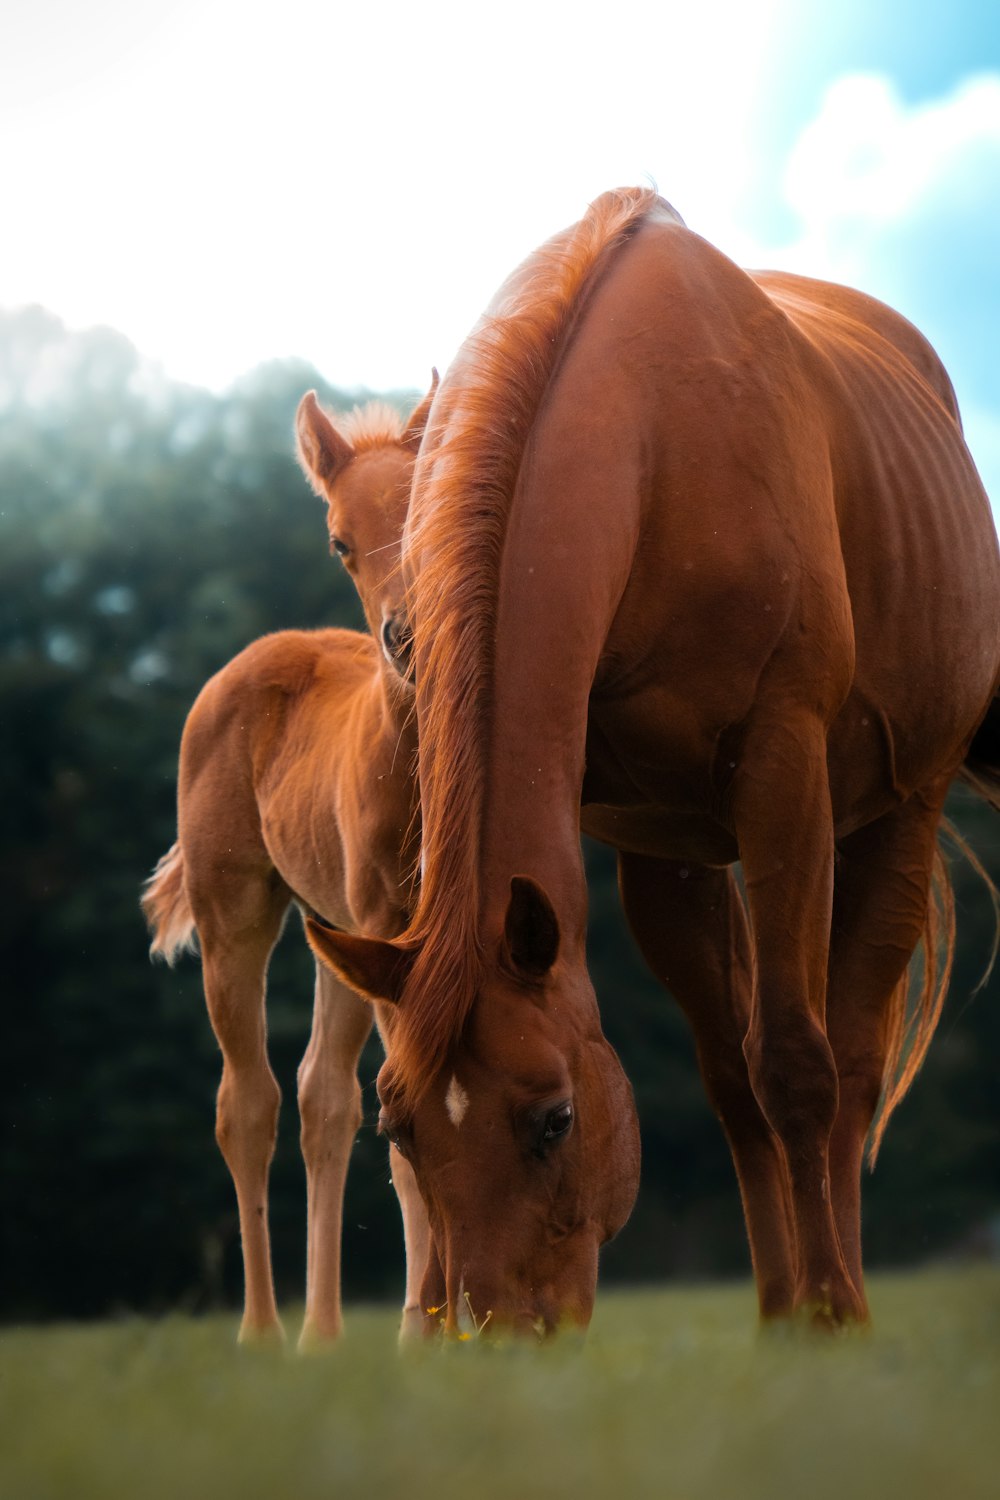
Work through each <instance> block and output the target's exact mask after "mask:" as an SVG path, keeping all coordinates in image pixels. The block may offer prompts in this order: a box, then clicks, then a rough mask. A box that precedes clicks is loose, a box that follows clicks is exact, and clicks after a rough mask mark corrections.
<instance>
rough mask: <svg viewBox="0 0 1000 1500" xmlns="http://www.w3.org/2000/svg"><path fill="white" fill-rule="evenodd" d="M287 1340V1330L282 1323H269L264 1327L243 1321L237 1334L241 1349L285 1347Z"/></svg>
mask: <svg viewBox="0 0 1000 1500" xmlns="http://www.w3.org/2000/svg"><path fill="white" fill-rule="evenodd" d="M285 1342H286V1340H285V1330H284V1329H283V1328H282V1326H281V1324H280V1323H267V1324H265V1325H264V1326H263V1327H257V1326H256V1325H255V1324H253V1323H243V1324H242V1326H241V1327H240V1331H239V1334H238V1336H237V1343H238V1344H239V1346H240V1348H241V1349H265V1350H266V1349H284V1347H285Z"/></svg>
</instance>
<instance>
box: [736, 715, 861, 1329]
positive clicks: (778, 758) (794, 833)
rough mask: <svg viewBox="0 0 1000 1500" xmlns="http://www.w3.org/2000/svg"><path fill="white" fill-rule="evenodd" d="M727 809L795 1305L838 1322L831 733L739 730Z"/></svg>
mask: <svg viewBox="0 0 1000 1500" xmlns="http://www.w3.org/2000/svg"><path fill="white" fill-rule="evenodd" d="M730 797H731V807H732V814H733V820H734V823H735V828H736V835H737V839H738V843H739V850H740V856H741V859H742V861H743V873H744V878H745V881H746V891H747V904H748V907H749V911H750V920H751V928H752V935H753V946H754V959H755V974H754V989H753V1002H752V1008H751V1017H750V1026H749V1030H748V1032H747V1037H746V1041H745V1043H744V1050H745V1053H746V1058H747V1063H748V1066H749V1071H750V1082H751V1085H752V1087H753V1091H754V1093H755V1094H756V1096H757V1099H758V1101H759V1102H760V1106H761V1109H762V1110H763V1112H764V1115H765V1116H766V1118H767V1120H768V1122H769V1123H770V1125H771V1128H772V1129H773V1130H774V1132H775V1134H776V1135H777V1136H778V1138H779V1140H780V1141H781V1145H782V1148H783V1150H784V1153H785V1160H786V1162H787V1166H788V1175H789V1183H790V1188H791V1201H792V1217H793V1221H794V1226H795V1239H796V1251H797V1264H798V1275H797V1283H796V1289H795V1308H796V1310H799V1311H801V1312H802V1313H803V1314H804V1315H806V1316H808V1317H809V1318H810V1319H811V1320H812V1321H813V1322H814V1323H815V1324H817V1325H819V1326H825V1327H833V1326H836V1325H838V1324H840V1323H844V1322H849V1321H855V1320H858V1319H862V1318H863V1317H864V1307H863V1304H862V1302H861V1299H860V1297H859V1295H858V1293H857V1292H856V1290H855V1288H854V1284H853V1282H852V1280H851V1277H850V1274H849V1272H848V1269H847V1265H846V1262H845V1260H844V1255H843V1252H842V1250H841V1246H840V1238H839V1235H838V1232H837V1226H836V1223H835V1220H834V1216H833V1204H832V1201H831V1191H830V1162H829V1148H830V1136H831V1132H832V1130H833V1126H834V1121H835V1120H836V1118H837V1100H838V1092H837V1069H836V1064H835V1062H834V1057H833V1051H832V1049H831V1047H830V1043H829V1041H828V1039H827V1035H826V1026H825V1013H826V985H827V961H828V955H829V944H830V921H831V914H832V903H833V852H834V851H833V817H832V811H831V806H830V788H829V781H828V776H827V763H826V731H825V727H824V725H823V723H822V722H821V720H819V719H818V718H817V717H816V716H815V715H814V714H812V713H810V712H807V711H804V710H802V711H796V710H794V708H792V709H788V708H785V709H784V710H783V711H781V712H780V713H779V714H774V713H768V714H767V715H766V717H765V716H764V714H763V713H762V715H761V717H760V718H759V719H758V720H757V722H756V723H755V724H753V725H751V726H750V727H749V729H748V731H747V734H746V736H745V739H744V743H743V747H742V750H741V755H740V767H739V770H738V771H737V773H736V776H735V778H734V781H733V784H732V787H731V791H730Z"/></svg>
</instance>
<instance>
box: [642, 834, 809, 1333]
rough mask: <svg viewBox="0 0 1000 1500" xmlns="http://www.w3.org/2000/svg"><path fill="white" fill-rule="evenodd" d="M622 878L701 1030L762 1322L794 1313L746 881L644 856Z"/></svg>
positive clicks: (655, 958)
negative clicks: (760, 1091) (757, 1062)
mask: <svg viewBox="0 0 1000 1500" xmlns="http://www.w3.org/2000/svg"><path fill="white" fill-rule="evenodd" d="M619 879H620V883H621V891H622V901H623V904H624V907H625V914H626V916H627V917H628V922H629V926H630V927H631V929H632V932H633V934H634V936H635V938H636V941H637V942H638V944H639V947H640V949H641V950H642V953H643V956H644V958H645V959H646V962H647V963H648V964H649V966H650V968H651V969H652V971H653V973H654V974H655V975H656V977H657V979H659V980H660V982H661V983H662V984H664V985H665V986H667V987H668V988H669V989H670V991H671V993H672V994H673V996H674V997H675V999H676V1000H677V1002H678V1004H679V1005H680V1006H681V1008H682V1009H683V1010H684V1013H685V1014H686V1016H687V1018H688V1020H689V1022H690V1024H691V1028H692V1030H693V1032H694V1039H695V1046H696V1047H697V1051H698V1065H699V1067H700V1069H701V1076H702V1079H703V1081H704V1084H705V1091H706V1093H707V1095H708V1098H709V1102H710V1103H711V1105H712V1108H713V1109H714V1110H715V1113H716V1114H717V1115H718V1117H719V1120H720V1121H721V1123H722V1128H723V1130H724V1131H725V1133H726V1138H727V1140H728V1142H729V1147H730V1150H731V1151H732V1155H733V1162H734V1165H735V1167H736V1175H737V1178H738V1179H739V1185H740V1195H741V1197H742V1199H743V1212H744V1215H745V1217H746V1224H747V1234H748V1236H749V1240H750V1254H751V1258H752V1260H753V1268H754V1276H755V1278H756V1282H757V1296H758V1301H759V1305H760V1313H761V1317H764V1318H767V1317H774V1316H775V1315H778V1314H781V1313H787V1312H789V1311H790V1310H791V1306H792V1298H793V1294H794V1289H795V1259H794V1240H793V1236H792V1231H791V1226H790V1222H789V1217H788V1214H789V1202H788V1182H787V1176H786V1172H785V1163H784V1158H783V1156H782V1153H781V1148H780V1146H779V1144H778V1141H777V1138H776V1137H775V1135H774V1132H773V1131H772V1129H771V1127H770V1125H769V1124H768V1123H767V1121H766V1120H765V1118H764V1116H763V1114H762V1113H761V1109H760V1105H759V1104H758V1103H757V1100H756V1098H755V1096H754V1093H753V1090H752V1089H751V1087H750V1078H749V1075H748V1073H747V1064H746V1058H745V1057H744V1055H743V1038H744V1036H745V1034H746V1030H747V1025H748V1023H749V1019H750V951H749V941H748V935H747V925H746V914H745V912H744V910H743V902H742V899H741V897H740V893H739V890H738V889H737V886H736V882H735V880H734V879H733V876H732V873H731V872H730V871H728V870H710V869H707V868H705V867H704V866H699V865H691V864H685V863H682V862H676V861H670V860H661V859H651V858H648V857H646V856H644V855H635V854H622V855H621V856H620V858H619Z"/></svg>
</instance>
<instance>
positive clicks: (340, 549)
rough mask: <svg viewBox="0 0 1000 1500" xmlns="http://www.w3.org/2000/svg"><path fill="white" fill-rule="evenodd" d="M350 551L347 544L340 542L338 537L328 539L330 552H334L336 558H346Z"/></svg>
mask: <svg viewBox="0 0 1000 1500" xmlns="http://www.w3.org/2000/svg"><path fill="white" fill-rule="evenodd" d="M350 550H351V549H350V547H349V546H348V545H347V543H346V542H342V541H341V539H340V537H339V536H332V537H331V538H330V551H331V552H336V554H337V556H338V557H346V556H347V554H348V553H349V552H350Z"/></svg>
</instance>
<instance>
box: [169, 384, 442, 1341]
mask: <svg viewBox="0 0 1000 1500" xmlns="http://www.w3.org/2000/svg"><path fill="white" fill-rule="evenodd" d="M435 385H436V375H435ZM433 394H434V388H433V387H432V389H431V392H430V394H429V395H428V396H427V397H426V398H425V400H424V401H423V402H422V403H421V404H420V406H419V407H418V408H417V410H416V411H415V412H414V413H413V415H412V416H411V418H410V420H409V423H408V424H407V425H406V426H405V428H404V426H403V424H402V422H401V421H400V419H399V417H398V416H397V415H396V413H394V412H392V411H391V410H390V409H389V408H387V407H383V406H380V405H378V404H373V405H370V406H369V407H367V408H364V409H362V410H360V411H355V412H354V413H352V414H351V416H349V417H348V418H346V419H343V420H338V422H337V424H335V423H334V422H333V421H331V420H330V418H329V416H327V414H326V413H325V412H324V411H323V410H322V409H321V408H320V406H319V405H318V403H317V401H316V397H315V395H314V394H313V393H311V392H310V394H309V395H307V396H305V397H304V398H303V400H302V402H301V404H300V406H299V411H298V416H297V421H296V427H297V437H298V447H299V456H300V460H301V463H302V466H303V468H304V470H305V472H306V475H307V477H308V478H309V480H310V481H311V483H312V485H313V487H314V489H315V490H316V492H317V494H318V495H319V496H320V497H321V498H322V499H324V500H325V501H326V503H327V508H328V517H327V519H328V527H329V532H330V546H331V550H332V551H335V552H337V553H338V555H339V556H340V557H341V559H342V561H343V563H344V566H345V567H346V568H347V570H348V572H349V573H350V575H351V577H352V579H353V581H354V584H355V586H356V588H357V590H358V593H359V595H360V597H361V600H362V603H363V605H364V609H365V615H366V617H367V620H368V624H369V627H370V629H371V632H372V635H371V636H367V635H363V634H361V633H359V632H357V631H351V630H317V631H299V630H290V631H282V632H280V633H278V634H276V635H269V636H265V637H263V638H262V639H261V640H258V641H255V642H254V643H253V644H252V645H251V646H248V647H247V648H246V650H245V651H241V652H240V654H239V655H238V656H236V657H234V658H233V660H232V661H231V662H229V663H228V665H227V666H225V667H223V669H222V671H221V672H219V673H217V674H216V676H214V677H213V678H212V679H211V680H210V681H209V682H208V683H206V685H205V687H204V688H203V689H202V691H201V693H200V694H199V696H198V699H197V701H196V703H195V705H194V707H193V708H192V710H191V712H190V714H189V715H188V719H187V723H186V724H185V727H184V734H183V738H182V741H181V754H180V770H179V785H178V838H177V842H176V843H175V844H174V845H173V847H172V848H171V849H170V851H169V852H168V853H167V854H165V855H164V856H163V858H162V859H161V860H160V862H159V864H158V865H157V868H156V871H155V872H154V874H153V876H152V877H151V879H150V880H149V882H148V883H147V887H146V890H145V893H144V896H143V900H142V905H143V909H144V911H145V914H146V918H147V920H148V922H149V925H150V927H151V929H152V931H153V934H154V936H153V944H152V949H151V952H152V953H153V954H159V955H161V956H162V957H164V958H165V959H166V960H167V962H173V960H174V959H175V957H176V956H177V954H178V953H179V952H180V951H181V950H182V949H184V948H185V947H186V946H189V945H190V944H191V941H192V939H193V935H194V932H195V930H196V931H197V937H198V943H199V946H200V949H201V959H202V969H203V974H204V986H205V999H206V1002H207V1004H208V1012H209V1016H210V1018H211V1021H212V1026H213V1028H214V1030H215V1034H216V1037H217V1038H218V1042H219V1046H220V1047H221V1049H222V1059H223V1067H222V1084H221V1087H220V1089H219V1094H218V1108H217V1123H216V1138H217V1140H218V1143H219V1147H220V1149H221V1151H222V1154H223V1156H224V1157H225V1160H226V1164H227V1165H228V1167H229V1170H230V1172H231V1173H232V1177H233V1182H234V1184H235V1187H236V1196H237V1200H238V1203H239V1215H240V1231H241V1234H242V1240H243V1264H244V1273H245V1287H246V1300H245V1306H244V1313H243V1322H242V1327H241V1330H240V1339H241V1341H245V1340H249V1339H260V1338H265V1339H266V1338H268V1337H279V1338H280V1337H281V1336H282V1332H281V1324H280V1322H279V1319H278V1312H277V1307H276V1303H275V1294H274V1279H273V1274H272V1269H271V1253H270V1241H269V1235H268V1209H267V1190H268V1172H269V1168H270V1163H271V1158H272V1156H273V1152H274V1141H275V1134H276V1129H277V1121H278V1106H279V1102H280V1093H279V1089H278V1085H277V1082H276V1081H275V1078H274V1075H273V1073H272V1071H271V1068H270V1064H269V1062H268V1057H267V1042H266V1023H265V996H266V975H267V967H268V961H269V958H270V955H271V951H272V949H273V948H274V945H275V943H276V941H277V939H278V936H279V934H280V932H281V929H282V926H283V924H284V921H285V918H286V915H287V913H288V909H289V907H290V905H291V904H292V903H293V902H294V903H295V904H296V905H297V906H298V907H299V909H300V911H302V912H303V913H308V914H313V915H318V916H321V917H322V919H323V921H324V922H326V923H329V924H331V925H333V926H334V927H337V928H340V929H345V930H347V931H349V932H364V933H368V934H371V935H377V936H380V937H386V938H388V937H393V936H395V935H396V934H397V933H399V932H401V931H402V930H403V929H404V928H405V926H406V923H407V919H408V913H409V910H410V906H411V901H412V898H413V894H414V891H413V886H414V870H415V866H416V857H417V847H418V843H419V823H418V818H417V797H416V779H415V775H414V770H415V753H416V731H415V724H414V720H413V711H412V689H411V687H410V685H409V684H408V683H407V682H406V681H405V679H404V677H403V676H401V675H400V670H399V668H400V667H404V666H405V661H406V657H407V654H408V651H409V643H408V640H407V638H406V637H405V635H403V634H402V633H401V632H400V631H399V628H398V622H399V619H400V617H401V603H402V585H401V583H400V579H399V566H398V564H399V544H400V536H401V533H402V527H403V521H404V517H405V513H406V507H407V503H408V499H409V493H410V483H411V478H412V471H413V463H414V455H415V453H416V451H417V448H418V446H419V443H420V437H421V434H422V431H423V427H424V424H425V422H426V420H427V414H428V411H429V410H430V403H431V398H432V397H433ZM372 637H374V638H375V639H373V638H372ZM376 641H378V642H380V645H378V644H376ZM380 646H381V649H380ZM372 1020H373V1010H372V1007H371V1006H370V1005H368V1004H366V1003H365V1002H364V1001H362V1000H361V999H359V998H358V996H357V994H355V992H354V991H353V990H351V989H350V988H348V987H347V986H346V985H345V984H343V983H342V982H341V981H340V980H338V979H337V978H336V977H335V976H334V975H333V974H332V973H331V972H330V970H329V969H328V968H326V967H325V966H324V965H322V964H317V966H316V994H315V1009H314V1016H313V1029H312V1036H311V1038H310V1041H309V1045H308V1048H307V1049H306V1053H305V1056H304V1058H303V1059H302V1063H301V1066H300V1068H299V1075H298V1090H299V1111H300V1115H301V1122H302V1137H301V1139H302V1153H303V1156H304V1158H305V1165H306V1174H307V1187H308V1247H307V1284H306V1311H305V1322H304V1324H303V1328H302V1333H301V1337H300V1341H299V1347H300V1348H303V1347H309V1346H311V1345H316V1344H321V1343H324V1342H326V1341H329V1340H331V1339H334V1338H336V1337H337V1335H338V1333H339V1332H340V1327H341V1296H340V1239H341V1218H342V1207H343V1192H344V1182H345V1177H346V1172H347V1163H348V1157H349V1154H350V1150H351V1145H352V1143H353V1140H354V1136H355V1133H356V1131H357V1129H358V1126H359V1124H360V1121H361V1106H360V1087H359V1084H358V1079H357V1064H358V1059H359V1056H360V1053H361V1049H362V1047H363V1046H364V1043H365V1041H366V1039H367V1037H368V1035H369V1033H370V1031H371V1026H372ZM391 1157H392V1180H393V1183H394V1185H395V1188H396V1192H397V1194H398V1196H399V1201H400V1207H401V1210H402V1215H403V1225H404V1233H405V1239H406V1262H407V1284H406V1299H405V1305H404V1311H403V1332H404V1333H405V1332H407V1331H408V1330H409V1329H411V1328H412V1327H413V1326H415V1325H419V1324H420V1322H421V1316H420V1310H419V1287H420V1279H421V1277H422V1275H423V1271H424V1266H425V1264H426V1261H427V1244H428V1231H427V1217H426V1212H425V1210H424V1207H423V1204H422V1202H421V1199H420V1195H419V1193H418V1191H417V1189H416V1184H415V1182H414V1178H413V1172H412V1170H411V1168H410V1167H409V1165H408V1164H407V1162H406V1161H405V1160H404V1159H403V1158H402V1157H401V1156H400V1155H399V1153H398V1152H396V1150H395V1149H394V1148H391Z"/></svg>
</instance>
